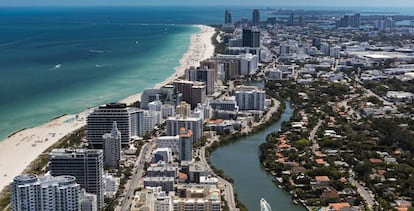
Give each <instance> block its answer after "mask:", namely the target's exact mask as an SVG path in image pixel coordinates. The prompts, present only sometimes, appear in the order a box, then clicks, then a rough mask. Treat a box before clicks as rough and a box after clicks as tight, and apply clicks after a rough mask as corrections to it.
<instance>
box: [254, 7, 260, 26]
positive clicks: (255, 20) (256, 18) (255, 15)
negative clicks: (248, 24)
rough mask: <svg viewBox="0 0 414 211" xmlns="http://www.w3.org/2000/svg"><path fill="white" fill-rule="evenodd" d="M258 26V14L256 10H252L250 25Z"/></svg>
mask: <svg viewBox="0 0 414 211" xmlns="http://www.w3.org/2000/svg"><path fill="white" fill-rule="evenodd" d="M259 24H260V12H259V10H258V9H254V10H253V13H252V25H253V26H257V25H259Z"/></svg>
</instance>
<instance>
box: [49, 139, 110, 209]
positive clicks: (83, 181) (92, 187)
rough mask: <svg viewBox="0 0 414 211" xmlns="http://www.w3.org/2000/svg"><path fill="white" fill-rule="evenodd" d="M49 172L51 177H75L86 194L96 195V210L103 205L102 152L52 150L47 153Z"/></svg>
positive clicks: (91, 150) (90, 150)
mask: <svg viewBox="0 0 414 211" xmlns="http://www.w3.org/2000/svg"><path fill="white" fill-rule="evenodd" d="M101 138H102V137H101ZM49 170H50V174H51V175H52V176H62V175H71V176H74V177H76V182H77V183H78V184H79V185H80V186H81V187H82V188H84V189H85V190H86V192H88V193H93V194H96V196H97V207H98V210H100V209H102V207H103V204H104V186H103V185H104V184H103V151H102V150H93V149H76V150H71V149H54V150H52V152H51V153H49Z"/></svg>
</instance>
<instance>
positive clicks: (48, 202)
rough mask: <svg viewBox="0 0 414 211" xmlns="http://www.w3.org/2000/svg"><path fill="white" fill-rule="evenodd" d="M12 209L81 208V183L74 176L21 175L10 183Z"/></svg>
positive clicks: (64, 210)
mask: <svg viewBox="0 0 414 211" xmlns="http://www.w3.org/2000/svg"><path fill="white" fill-rule="evenodd" d="M10 194H11V197H10V198H11V210H13V211H17V210H56V211H78V210H80V203H79V202H80V198H81V192H80V185H79V184H77V183H76V179H75V177H73V176H59V177H52V176H46V177H37V176H35V175H25V174H24V175H19V176H16V177H15V178H14V179H13V182H12V183H11V184H10Z"/></svg>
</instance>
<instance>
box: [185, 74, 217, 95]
mask: <svg viewBox="0 0 414 211" xmlns="http://www.w3.org/2000/svg"><path fill="white" fill-rule="evenodd" d="M214 74H215V73H214V69H209V68H208V67H203V68H198V69H196V68H194V67H190V68H189V69H186V70H185V79H186V80H188V81H201V82H204V83H205V84H206V90H207V92H206V94H207V95H212V94H214V84H215V76H214Z"/></svg>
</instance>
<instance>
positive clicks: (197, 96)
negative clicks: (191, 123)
mask: <svg viewBox="0 0 414 211" xmlns="http://www.w3.org/2000/svg"><path fill="white" fill-rule="evenodd" d="M174 87H175V88H176V90H177V92H180V93H182V96H183V101H185V102H187V103H189V104H191V108H195V107H196V106H197V104H198V103H204V101H205V100H206V86H205V85H204V83H203V82H193V81H174Z"/></svg>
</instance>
